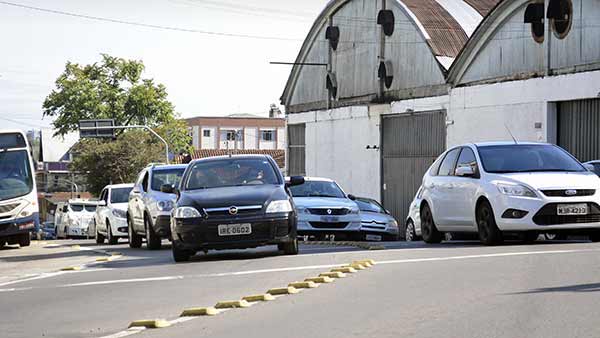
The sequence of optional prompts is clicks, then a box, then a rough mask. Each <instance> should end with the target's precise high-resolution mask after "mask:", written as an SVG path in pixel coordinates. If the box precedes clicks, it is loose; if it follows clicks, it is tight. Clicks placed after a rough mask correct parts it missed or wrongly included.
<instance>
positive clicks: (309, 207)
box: [290, 177, 361, 239]
mask: <svg viewBox="0 0 600 338" xmlns="http://www.w3.org/2000/svg"><path fill="white" fill-rule="evenodd" d="M290 190H291V192H292V196H293V198H294V203H295V204H296V207H297V209H298V235H299V236H314V237H316V238H317V239H324V238H325V236H326V235H334V236H335V237H336V238H340V237H346V238H358V237H359V236H360V231H361V222H360V221H361V220H360V213H359V210H358V206H357V205H356V203H355V202H354V201H353V200H352V198H353V196H352V195H346V193H345V192H344V191H343V190H342V188H340V187H339V186H338V185H337V183H335V181H333V180H330V179H327V178H316V177H306V178H305V179H304V184H301V185H297V186H293V187H291V188H290Z"/></svg>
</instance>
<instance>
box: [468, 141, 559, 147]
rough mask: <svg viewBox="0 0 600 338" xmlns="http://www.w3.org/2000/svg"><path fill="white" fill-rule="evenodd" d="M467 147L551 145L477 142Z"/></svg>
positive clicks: (542, 143) (540, 143) (541, 143)
mask: <svg viewBox="0 0 600 338" xmlns="http://www.w3.org/2000/svg"><path fill="white" fill-rule="evenodd" d="M467 145H474V146H476V147H491V146H519V145H549V143H544V142H519V141H517V143H515V141H497V142H476V143H469V144H465V146H467Z"/></svg>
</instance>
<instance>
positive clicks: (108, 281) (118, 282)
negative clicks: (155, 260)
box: [60, 276, 185, 288]
mask: <svg viewBox="0 0 600 338" xmlns="http://www.w3.org/2000/svg"><path fill="white" fill-rule="evenodd" d="M184 278H185V277H184V276H165V277H150V278H133V279H115V280H104V281H97V282H85V283H74V284H65V285H61V286H60V287H65V288H70V287H77V286H91V285H106V284H123V283H141V282H158V281H167V280H176V279H184Z"/></svg>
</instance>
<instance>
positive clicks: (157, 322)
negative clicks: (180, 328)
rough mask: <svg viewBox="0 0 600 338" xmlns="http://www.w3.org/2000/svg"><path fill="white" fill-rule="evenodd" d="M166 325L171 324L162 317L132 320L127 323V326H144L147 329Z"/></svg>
mask: <svg viewBox="0 0 600 338" xmlns="http://www.w3.org/2000/svg"><path fill="white" fill-rule="evenodd" d="M168 326H171V323H169V322H168V321H166V320H164V319H143V320H136V321H133V322H131V324H129V327H145V328H147V329H159V328H162V327H168Z"/></svg>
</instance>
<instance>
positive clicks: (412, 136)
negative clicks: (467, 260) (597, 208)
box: [281, 0, 600, 221]
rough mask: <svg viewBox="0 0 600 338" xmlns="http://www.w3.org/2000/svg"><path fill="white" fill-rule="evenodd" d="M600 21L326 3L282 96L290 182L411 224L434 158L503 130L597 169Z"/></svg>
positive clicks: (595, 8)
mask: <svg viewBox="0 0 600 338" xmlns="http://www.w3.org/2000/svg"><path fill="white" fill-rule="evenodd" d="M598 18H600V1H598V0H545V1H544V0H503V1H501V0H334V1H331V2H329V4H328V5H327V6H326V7H325V9H324V10H323V12H322V13H321V14H320V15H319V17H318V18H317V19H316V21H315V23H314V25H313V27H312V29H311V30H310V32H309V34H308V36H307V38H306V40H305V42H304V44H303V46H302V48H301V50H300V53H299V55H298V58H297V60H296V62H297V63H298V65H296V66H294V68H293V69H292V71H291V74H290V77H289V80H288V83H287V85H286V88H285V90H284V93H283V95H282V98H281V99H282V103H283V104H284V105H285V106H286V110H287V113H288V114H289V115H288V141H289V145H288V147H289V148H288V149H289V151H288V154H289V155H288V156H289V161H288V163H290V166H289V171H290V173H291V174H307V175H311V176H326V177H330V178H333V179H336V180H337V181H338V182H339V183H340V184H341V185H342V186H343V187H344V188H345V189H346V190H347V191H349V192H352V193H354V194H357V195H365V196H369V197H373V198H377V199H382V200H383V203H384V205H385V206H386V208H388V209H390V210H391V211H392V212H393V214H394V215H395V216H396V217H397V218H398V219H399V220H400V221H403V220H404V218H405V216H406V213H407V211H408V204H409V203H410V200H411V199H412V197H413V195H414V193H415V192H416V190H417V189H418V186H419V185H420V181H421V177H422V174H423V173H424V171H425V170H426V168H427V167H428V166H429V164H430V163H431V161H432V159H433V158H435V157H436V156H437V155H439V153H441V152H442V151H443V150H444V149H446V147H448V146H453V145H455V144H459V143H464V142H475V141H484V140H500V139H507V138H509V135H508V132H507V131H506V128H504V125H507V126H508V127H509V128H510V129H511V131H512V132H513V133H514V134H515V135H516V136H517V138H519V139H521V140H537V141H548V142H555V143H558V144H560V145H562V146H564V147H565V148H567V149H568V150H570V151H572V152H573V153H574V154H575V155H576V156H578V157H579V158H580V159H581V160H589V159H591V158H600V145H598V136H597V135H598V132H597V131H598V130H599V129H598V128H600V108H599V104H598V100H599V99H598V98H597V97H598V95H599V93H600V72H598V70H599V69H600V40H599V39H598V36H600V35H599V34H598V33H600V21H598ZM303 63H320V64H323V66H313V65H311V66H309V65H302V64H303Z"/></svg>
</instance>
